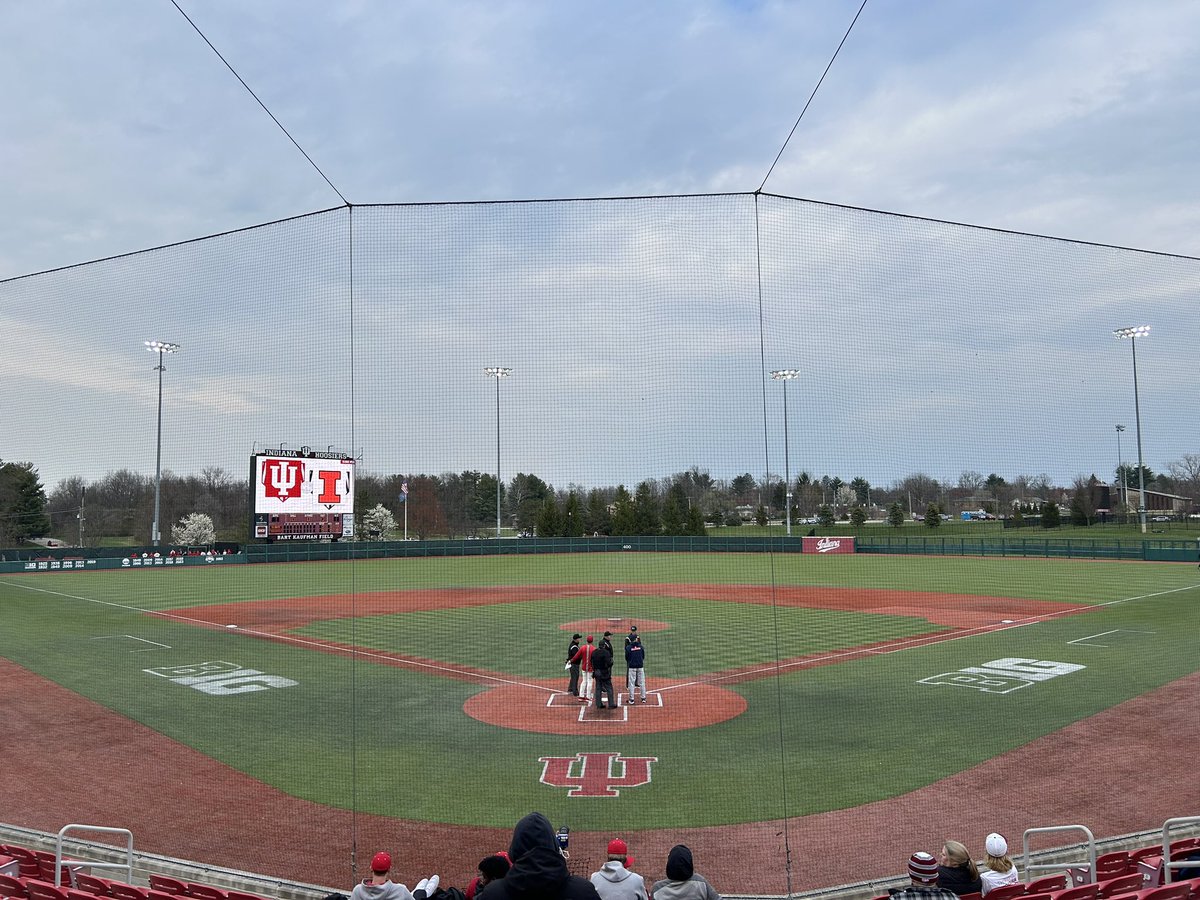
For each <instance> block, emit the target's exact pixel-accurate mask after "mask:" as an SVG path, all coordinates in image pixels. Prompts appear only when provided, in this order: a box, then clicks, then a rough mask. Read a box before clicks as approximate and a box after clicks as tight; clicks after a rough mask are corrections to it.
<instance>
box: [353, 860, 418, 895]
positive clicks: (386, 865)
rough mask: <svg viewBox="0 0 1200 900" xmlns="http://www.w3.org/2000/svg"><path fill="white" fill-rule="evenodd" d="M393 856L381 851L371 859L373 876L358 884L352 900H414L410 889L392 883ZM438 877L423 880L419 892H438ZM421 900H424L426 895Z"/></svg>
mask: <svg viewBox="0 0 1200 900" xmlns="http://www.w3.org/2000/svg"><path fill="white" fill-rule="evenodd" d="M391 871H392V856H391V854H390V853H385V852H383V851H380V852H379V853H376V854H375V856H373V857H372V858H371V875H370V877H368V878H364V879H363V880H362V884H356V885H355V886H354V890H352V891H351V892H350V900H413V895H412V894H411V893H409V890H408V887H407V886H405V885H403V884H396V883H395V882H393V881H392V876H391ZM437 885H438V876H436V875H434V876H433V877H431V878H428V879H425V878H423V879H421V881H420V882H419V883H418V884H417V889H418V890H424V891H427V892H428V894H429V895H431V896H432V895H433V894H434V893H435V892H436V891H437ZM420 900H424V895H422V898H420Z"/></svg>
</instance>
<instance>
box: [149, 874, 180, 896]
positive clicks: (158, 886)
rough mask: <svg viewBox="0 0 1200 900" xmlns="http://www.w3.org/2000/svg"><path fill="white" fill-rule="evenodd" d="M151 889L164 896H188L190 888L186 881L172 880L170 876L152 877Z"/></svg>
mask: <svg viewBox="0 0 1200 900" xmlns="http://www.w3.org/2000/svg"><path fill="white" fill-rule="evenodd" d="M150 887H151V888H152V889H153V890H156V891H162V892H163V893H164V894H186V893H187V887H188V886H187V882H186V881H181V880H180V879H178V878H172V877H171V876H170V875H151V876H150Z"/></svg>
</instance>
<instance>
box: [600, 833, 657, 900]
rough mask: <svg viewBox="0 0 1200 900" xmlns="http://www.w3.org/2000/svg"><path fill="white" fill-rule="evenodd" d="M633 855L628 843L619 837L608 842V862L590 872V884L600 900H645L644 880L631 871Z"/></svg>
mask: <svg viewBox="0 0 1200 900" xmlns="http://www.w3.org/2000/svg"><path fill="white" fill-rule="evenodd" d="M632 865H633V857H632V856H630V855H629V845H628V844H626V843H625V841H623V840H622V839H621V838H613V839H612V840H611V841H609V842H608V862H606V863H605V864H604V865H602V866H601V867H600V870H599V871H598V872H593V873H592V884H594V885H595V886H596V893H597V894H599V895H600V900H646V882H645V881H644V880H643V879H642V876H641V875H639V874H638V873H637V872H631V871H630V870H629V867H630V866H632Z"/></svg>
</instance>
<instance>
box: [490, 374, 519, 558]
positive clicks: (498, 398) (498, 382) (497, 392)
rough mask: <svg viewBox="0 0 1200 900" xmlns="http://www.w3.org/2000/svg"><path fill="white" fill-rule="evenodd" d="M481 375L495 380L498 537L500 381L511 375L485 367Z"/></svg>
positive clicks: (497, 523) (498, 534)
mask: <svg viewBox="0 0 1200 900" xmlns="http://www.w3.org/2000/svg"><path fill="white" fill-rule="evenodd" d="M483 374H484V375H486V376H487V377H488V378H495V379H496V537H497V538H499V537H500V379H502V378H507V377H508V376H509V375H511V374H512V369H510V368H507V367H505V366H487V367H486V368H484V370H483Z"/></svg>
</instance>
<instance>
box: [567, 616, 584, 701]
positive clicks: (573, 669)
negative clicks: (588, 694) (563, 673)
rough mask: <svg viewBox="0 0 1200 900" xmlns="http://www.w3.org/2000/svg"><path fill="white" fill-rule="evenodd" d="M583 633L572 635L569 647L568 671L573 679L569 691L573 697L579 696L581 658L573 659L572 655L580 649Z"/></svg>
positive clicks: (568, 686) (568, 687)
mask: <svg viewBox="0 0 1200 900" xmlns="http://www.w3.org/2000/svg"><path fill="white" fill-rule="evenodd" d="M581 637H583V635H581V634H579V633H578V632H576V633H575V634H574V635H573V636H572V637H571V645H570V646H569V647H567V671H568V672H570V673H571V681H570V683H569V684H568V685H567V693H568V694H570V695H571V696H572V697H578V696H579V660H574V661H572V657H573V656H574V655H575V654H576V653H577V652H578V651H579V639H580V638H581Z"/></svg>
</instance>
